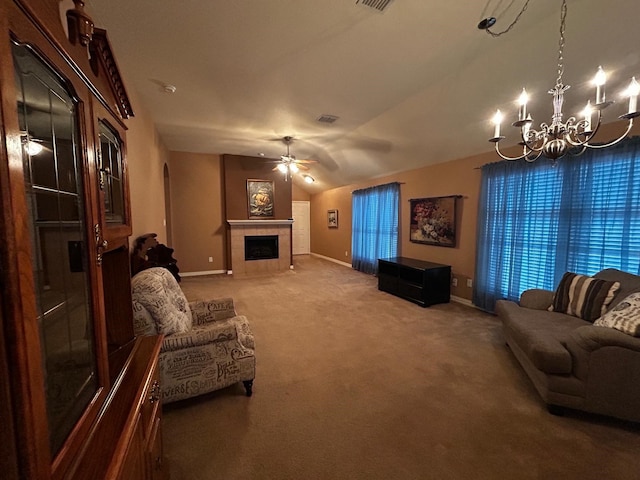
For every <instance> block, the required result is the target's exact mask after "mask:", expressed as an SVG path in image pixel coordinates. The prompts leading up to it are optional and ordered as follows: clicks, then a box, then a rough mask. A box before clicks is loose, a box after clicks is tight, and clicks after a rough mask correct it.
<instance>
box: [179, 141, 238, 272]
mask: <svg viewBox="0 0 640 480" xmlns="http://www.w3.org/2000/svg"><path fill="white" fill-rule="evenodd" d="M170 156H171V161H170V163H169V177H170V184H171V218H172V230H173V232H172V234H173V245H172V247H173V248H174V249H175V252H174V257H175V259H176V260H177V261H178V267H179V268H180V272H182V273H184V272H209V271H220V270H226V268H227V265H226V254H225V250H226V246H225V242H226V230H225V229H226V226H225V216H224V203H225V202H224V189H223V187H222V186H223V181H222V163H221V159H220V156H219V155H211V154H199V153H184V152H171V154H170ZM209 257H212V260H213V261H212V262H209Z"/></svg>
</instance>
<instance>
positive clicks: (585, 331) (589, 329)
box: [567, 325, 640, 352]
mask: <svg viewBox="0 0 640 480" xmlns="http://www.w3.org/2000/svg"><path fill="white" fill-rule="evenodd" d="M571 343H575V345H576V346H578V347H580V348H582V349H583V350H586V351H587V352H593V351H595V350H597V349H599V348H602V347H621V348H628V349H629V350H633V351H636V352H640V338H636V337H632V336H631V335H627V334H626V333H622V332H620V331H618V330H616V329H615V328H609V327H599V326H596V325H585V326H584V327H580V328H576V329H575V330H574V331H573V332H571V336H570V338H569V340H568V341H567V346H569V344H571Z"/></svg>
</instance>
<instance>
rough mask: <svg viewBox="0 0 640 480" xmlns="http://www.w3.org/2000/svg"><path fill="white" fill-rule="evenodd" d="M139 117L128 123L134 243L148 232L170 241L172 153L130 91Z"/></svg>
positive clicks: (161, 241) (128, 156)
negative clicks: (167, 169)
mask: <svg viewBox="0 0 640 480" xmlns="http://www.w3.org/2000/svg"><path fill="white" fill-rule="evenodd" d="M127 93H128V94H129V97H130V99H131V103H132V105H133V111H134V113H135V116H134V117H132V118H130V119H129V120H127V121H126V124H127V127H128V129H129V130H128V131H127V168H128V169H129V184H130V188H129V193H130V198H131V221H132V229H133V231H132V237H131V241H130V244H131V245H132V244H133V240H134V239H135V238H136V237H137V236H139V235H142V234H144V233H150V232H154V233H157V234H158V241H159V242H160V243H165V242H166V239H167V237H166V229H165V226H164V212H165V210H164V173H163V169H164V164H165V163H166V162H168V161H169V151H168V150H167V149H166V147H165V146H164V145H163V143H162V141H161V140H160V137H159V136H158V132H157V131H156V129H155V126H154V124H153V122H152V121H151V118H150V116H149V114H148V113H147V112H146V110H145V109H144V108H143V106H142V105H141V103H140V102H139V101H138V99H137V97H136V95H135V93H136V92H135V91H128V92H127Z"/></svg>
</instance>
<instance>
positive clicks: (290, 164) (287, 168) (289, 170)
mask: <svg viewBox="0 0 640 480" xmlns="http://www.w3.org/2000/svg"><path fill="white" fill-rule="evenodd" d="M282 141H283V142H284V144H285V145H286V146H287V153H286V155H281V156H280V161H279V163H278V164H277V165H276V166H275V167H274V168H273V170H279V171H280V172H282V173H284V180H285V182H286V181H287V180H288V179H289V177H290V176H292V175H293V174H295V173H298V172H299V171H300V170H309V167H307V166H306V165H302V164H303V163H315V160H298V159H296V157H295V156H294V155H291V152H290V151H289V146H290V145H291V142H292V141H293V137H291V136H288V135H287V136H286V137H283V139H282ZM306 177H309V178H311V179H312V180H311V181H310V182H309V181H308V180H307V178H306ZM303 178H304V179H305V181H306V182H307V183H313V182H314V181H315V180H314V179H313V178H312V177H311V176H309V175H304V176H303Z"/></svg>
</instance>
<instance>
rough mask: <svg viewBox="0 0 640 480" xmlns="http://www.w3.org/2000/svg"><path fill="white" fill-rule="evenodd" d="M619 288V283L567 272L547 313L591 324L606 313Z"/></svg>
mask: <svg viewBox="0 0 640 480" xmlns="http://www.w3.org/2000/svg"><path fill="white" fill-rule="evenodd" d="M619 288H620V283H619V282H611V281H608V280H601V279H599V278H593V277H588V276H586V275H579V274H577V273H572V272H567V273H565V274H564V275H563V276H562V280H560V283H559V284H558V288H557V289H556V292H555V295H554V296H553V303H552V304H551V306H550V307H549V311H551V312H561V313H566V314H567V315H573V316H574V317H578V318H582V319H584V320H587V321H589V322H593V321H594V320H596V319H597V318H599V317H600V316H601V315H603V314H604V313H605V312H606V311H607V306H609V304H610V303H611V300H613V297H614V295H615V294H616V292H617V291H618V289H619Z"/></svg>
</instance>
